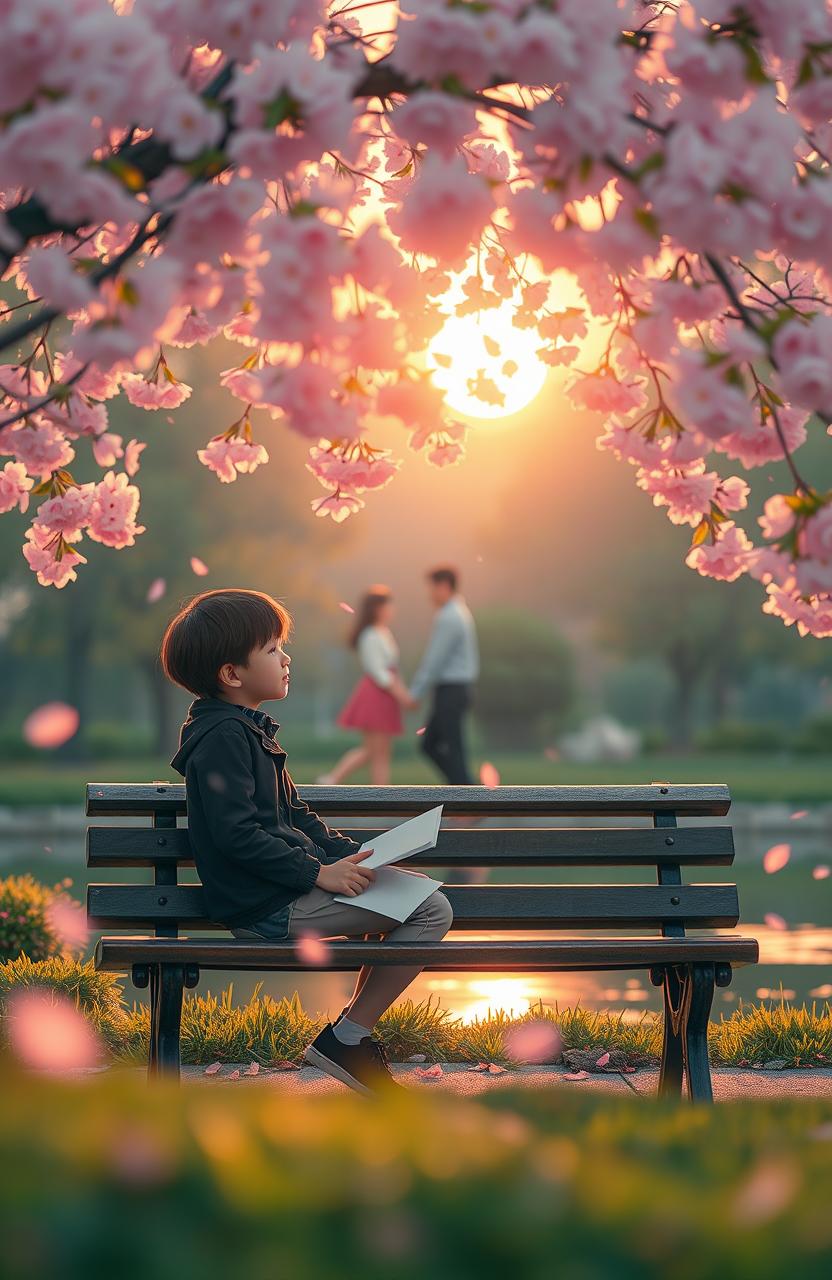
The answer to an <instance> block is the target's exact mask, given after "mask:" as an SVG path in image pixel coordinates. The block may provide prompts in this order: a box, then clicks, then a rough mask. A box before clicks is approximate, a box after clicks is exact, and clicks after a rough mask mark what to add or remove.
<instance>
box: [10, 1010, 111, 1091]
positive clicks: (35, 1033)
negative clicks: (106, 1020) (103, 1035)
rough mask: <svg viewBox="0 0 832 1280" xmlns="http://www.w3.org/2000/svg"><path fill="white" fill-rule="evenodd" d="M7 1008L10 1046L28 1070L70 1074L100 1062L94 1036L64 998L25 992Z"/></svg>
mask: <svg viewBox="0 0 832 1280" xmlns="http://www.w3.org/2000/svg"><path fill="white" fill-rule="evenodd" d="M7 1007H8V1014H7V1018H6V1022H7V1026H8V1036H9V1044H10V1045H11V1048H12V1051H13V1053H15V1054H16V1055H17V1057H18V1058H19V1059H20V1060H21V1062H24V1063H25V1064H26V1066H27V1067H35V1068H37V1069H38V1070H40V1071H71V1070H73V1069H74V1068H79V1067H92V1066H94V1065H95V1063H96V1062H97V1061H98V1059H99V1057H100V1052H101V1051H100V1045H99V1043H98V1038H97V1036H96V1034H95V1032H94V1031H93V1029H92V1027H91V1025H90V1023H89V1022H87V1020H86V1018H85V1017H84V1015H83V1014H82V1013H79V1011H78V1009H77V1008H76V1006H75V1005H74V1004H73V1003H72V1002H71V1001H70V1000H67V999H66V997H65V996H61V995H58V994H57V993H54V992H49V993H47V992H44V991H22V992H18V993H15V994H13V995H12V996H11V997H10V999H9V1002H8V1006H7Z"/></svg>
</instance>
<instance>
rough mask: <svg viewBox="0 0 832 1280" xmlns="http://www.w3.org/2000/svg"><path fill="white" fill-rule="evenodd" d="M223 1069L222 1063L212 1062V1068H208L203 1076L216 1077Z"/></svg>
mask: <svg viewBox="0 0 832 1280" xmlns="http://www.w3.org/2000/svg"><path fill="white" fill-rule="evenodd" d="M221 1067H222V1063H221V1062H212V1063H211V1065H210V1067H206V1068H205V1070H204V1072H203V1073H202V1074H203V1075H206V1076H215V1075H216V1074H217V1072H218V1071H219V1070H220V1068H221Z"/></svg>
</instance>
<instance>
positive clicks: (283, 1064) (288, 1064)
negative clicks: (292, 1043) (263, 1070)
mask: <svg viewBox="0 0 832 1280" xmlns="http://www.w3.org/2000/svg"><path fill="white" fill-rule="evenodd" d="M274 1069H275V1071H300V1065H299V1063H297V1062H292V1060H291V1058H278V1060H277V1062H275V1064H274Z"/></svg>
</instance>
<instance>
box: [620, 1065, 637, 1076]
mask: <svg viewBox="0 0 832 1280" xmlns="http://www.w3.org/2000/svg"><path fill="white" fill-rule="evenodd" d="M621 1070H622V1071H623V1072H624V1074H625V1075H627V1076H631V1075H632V1074H633V1072H634V1071H635V1067H622V1068H621Z"/></svg>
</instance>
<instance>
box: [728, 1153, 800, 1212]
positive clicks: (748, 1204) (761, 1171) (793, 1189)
mask: <svg viewBox="0 0 832 1280" xmlns="http://www.w3.org/2000/svg"><path fill="white" fill-rule="evenodd" d="M801 1181H802V1179H801V1176H800V1173H799V1171H798V1169H797V1167H796V1166H795V1165H794V1164H793V1163H791V1162H790V1161H787V1160H783V1159H774V1158H773V1157H767V1158H765V1159H764V1160H763V1161H761V1162H760V1164H758V1165H757V1168H756V1169H754V1170H752V1172H751V1173H750V1174H749V1176H748V1178H747V1179H746V1180H745V1182H744V1183H743V1184H742V1186H741V1187H740V1189H739V1191H738V1192H737V1193H736V1195H735V1196H734V1203H733V1217H734V1220H735V1221H736V1222H741V1223H742V1224H743V1226H746V1227H749V1226H759V1225H761V1224H762V1223H765V1222H769V1221H770V1220H771V1219H772V1218H777V1217H779V1216H780V1215H781V1214H782V1213H784V1212H785V1211H786V1209H788V1208H789V1206H790V1205H791V1203H792V1201H793V1200H794V1199H795V1198H796V1196H797V1195H798V1194H799V1193H800V1187H801Z"/></svg>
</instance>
